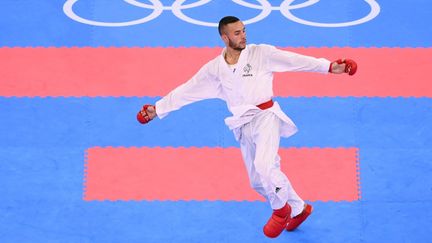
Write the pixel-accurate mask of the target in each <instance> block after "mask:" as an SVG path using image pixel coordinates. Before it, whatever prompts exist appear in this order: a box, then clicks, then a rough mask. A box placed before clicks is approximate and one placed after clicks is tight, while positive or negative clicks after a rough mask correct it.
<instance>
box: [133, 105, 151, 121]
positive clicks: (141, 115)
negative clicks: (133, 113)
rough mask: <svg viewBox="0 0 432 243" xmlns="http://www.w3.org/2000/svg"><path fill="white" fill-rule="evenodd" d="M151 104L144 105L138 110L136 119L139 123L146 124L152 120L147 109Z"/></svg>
mask: <svg viewBox="0 0 432 243" xmlns="http://www.w3.org/2000/svg"><path fill="white" fill-rule="evenodd" d="M150 106H152V105H144V106H143V107H142V109H141V110H140V111H139V112H138V114H137V120H138V121H139V122H140V123H141V124H147V123H149V122H150V121H151V120H153V118H150V115H149V114H148V111H147V109H148V108H149V107H150Z"/></svg>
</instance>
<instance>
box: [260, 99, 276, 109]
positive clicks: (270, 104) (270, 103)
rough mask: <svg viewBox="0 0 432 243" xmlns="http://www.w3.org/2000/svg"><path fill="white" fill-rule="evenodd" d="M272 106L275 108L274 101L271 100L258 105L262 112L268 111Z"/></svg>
mask: <svg viewBox="0 0 432 243" xmlns="http://www.w3.org/2000/svg"><path fill="white" fill-rule="evenodd" d="M272 106H273V100H269V101H267V102H264V103H262V104H259V105H257V107H258V108H260V109H261V110H265V109H268V108H270V107H272Z"/></svg>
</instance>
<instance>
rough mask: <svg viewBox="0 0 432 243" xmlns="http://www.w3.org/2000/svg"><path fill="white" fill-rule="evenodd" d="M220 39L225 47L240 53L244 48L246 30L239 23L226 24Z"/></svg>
mask: <svg viewBox="0 0 432 243" xmlns="http://www.w3.org/2000/svg"><path fill="white" fill-rule="evenodd" d="M222 39H223V41H224V42H225V45H226V46H227V47H230V48H232V49H234V50H237V51H241V50H243V49H244V48H245V47H246V28H245V26H244V24H243V23H242V22H241V21H237V22H234V23H231V24H227V25H226V26H225V28H224V30H223V34H222Z"/></svg>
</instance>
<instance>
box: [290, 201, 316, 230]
mask: <svg viewBox="0 0 432 243" xmlns="http://www.w3.org/2000/svg"><path fill="white" fill-rule="evenodd" d="M312 210H313V207H312V206H311V205H309V204H306V205H305V208H304V209H303V211H302V212H301V213H300V214H299V215H297V216H295V217H294V218H292V219H291V220H290V221H289V222H288V225H287V226H286V230H288V231H293V230H295V229H297V227H299V225H300V224H301V223H303V221H305V220H306V219H307V217H309V215H311V213H312Z"/></svg>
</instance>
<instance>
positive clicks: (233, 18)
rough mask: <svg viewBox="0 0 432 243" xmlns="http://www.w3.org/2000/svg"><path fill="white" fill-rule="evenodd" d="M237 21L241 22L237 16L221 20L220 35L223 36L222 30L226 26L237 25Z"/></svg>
mask: <svg viewBox="0 0 432 243" xmlns="http://www.w3.org/2000/svg"><path fill="white" fill-rule="evenodd" d="M237 21H240V19H239V18H237V17H235V16H225V17H223V18H222V19H221V20H219V26H218V31H219V35H222V29H223V28H224V27H225V26H226V25H228V24H231V23H235V22H237Z"/></svg>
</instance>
